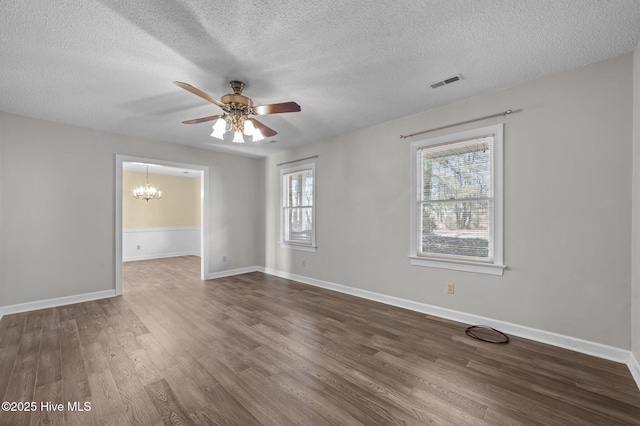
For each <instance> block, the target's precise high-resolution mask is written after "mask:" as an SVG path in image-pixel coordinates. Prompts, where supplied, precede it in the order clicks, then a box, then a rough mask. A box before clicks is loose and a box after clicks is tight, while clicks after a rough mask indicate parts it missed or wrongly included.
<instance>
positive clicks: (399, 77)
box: [0, 0, 640, 156]
mask: <svg viewBox="0 0 640 426" xmlns="http://www.w3.org/2000/svg"><path fill="white" fill-rule="evenodd" d="M639 39H640V1H636V0H526V1H525V0H521V1H515V0H483V1H470V0H432V1H427V0H404V1H397V2H384V3H382V2H379V3H375V2H371V1H365V0H355V1H354V0H325V1H321V2H320V1H319V2H303V1H299V0H298V1H295V0H274V1H268V2H267V1H264V0H260V1H258V0H254V1H242V0H239V1H235V2H219V1H211V0H209V1H205V0H135V1H130V0H98V1H96V0H66V1H51V0H2V2H0V75H1V77H2V78H0V110H2V111H6V112H9V113H14V114H19V115H25V116H29V117H37V118H42V119H45V120H50V121H55V122H60V123H68V124H74V125H78V126H82V127H88V128H93V129H99V130H107V131H112V132H116V133H120V134H125V135H130V136H135V137H140V138H145V139H151V140H159V141H166V142H172V143H179V144H184V145H191V146H197V147H201V148H209V149H216V150H222V151H228V152H236V153H241V154H243V155H256V156H262V155H268V154H271V153H275V152H278V151H281V150H284V149H289V148H291V147H294V146H299V145H302V144H307V143H311V142H315V141H318V140H323V139H326V138H329V137H332V136H335V135H338V134H343V133H346V132H350V131H354V130H357V129H360V128H364V127H368V126H371V125H374V124H378V123H381V122H384V121H389V120H392V119H395V118H399V117H403V116H407V115H411V114H414V113H417V112H420V111H425V110H428V109H430V108H434V107H438V106H441V105H444V104H447V103H451V102H455V101H458V100H461V99H465V98H468V97H471V96H476V95H479V94H482V93H486V92H491V91H495V90H498V89H501V88H505V87H509V86H513V85H515V84H518V83H521V82H523V81H527V80H531V79H534V78H538V77H541V76H544V75H549V74H553V73H557V72H560V71H564V70H569V69H572V68H576V67H579V66H582V65H586V64H589V63H592V62H597V61H601V60H605V59H609V58H612V57H615V56H618V55H621V54H623V53H627V52H630V51H632V50H633V49H634V48H635V47H636V45H637V44H638V40H639ZM458 73H459V74H462V76H463V78H464V79H463V80H462V81H460V82H458V83H455V84H452V85H447V86H445V87H442V88H440V89H437V90H433V89H431V88H430V87H429V84H430V83H433V82H435V81H437V80H440V79H442V78H446V77H449V76H451V75H454V74H458ZM175 80H179V81H184V82H187V83H190V84H192V85H193V86H195V87H197V88H199V89H201V90H203V91H205V92H207V93H209V94H210V95H212V96H213V97H216V98H218V99H219V98H220V97H221V96H222V95H223V94H225V93H229V92H230V87H229V85H228V82H229V81H230V80H242V81H244V82H245V83H246V84H247V87H246V89H245V91H244V94H245V95H247V96H249V97H251V98H253V100H254V101H255V102H256V104H268V103H276V102H284V101H296V102H297V103H298V104H300V105H301V106H302V111H301V112H298V113H290V114H280V115H269V116H263V117H261V118H260V119H261V121H262V122H263V123H264V124H266V125H267V126H269V127H271V128H273V129H275V130H276V131H278V133H279V134H278V135H276V136H275V137H273V138H270V139H266V140H265V141H262V142H259V143H246V144H244V145H239V144H233V143H231V142H230V141H227V142H222V141H218V140H215V139H213V138H211V137H210V136H209V134H210V133H211V124H212V123H202V124H195V125H184V124H181V121H183V120H187V119H192V118H198V117H203V116H208V115H214V114H218V113H220V109H219V108H218V107H216V106H214V105H213V104H208V103H207V102H205V101H204V100H202V99H201V98H199V97H197V96H194V95H193V94H190V93H188V92H186V91H185V90H182V89H180V88H178V87H176V86H174V85H173V84H172V82H173V81H175Z"/></svg>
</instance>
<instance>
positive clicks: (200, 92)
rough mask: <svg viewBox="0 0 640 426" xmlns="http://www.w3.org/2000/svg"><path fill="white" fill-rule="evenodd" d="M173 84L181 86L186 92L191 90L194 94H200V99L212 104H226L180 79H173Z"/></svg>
mask: <svg viewBox="0 0 640 426" xmlns="http://www.w3.org/2000/svg"><path fill="white" fill-rule="evenodd" d="M173 84H175V85H176V86H178V87H182V88H183V89H184V90H186V91H187V92H191V93H193V94H194V95H197V96H200V97H201V98H202V99H204V100H206V101H209V102H211V103H212V104H216V105H218V106H219V107H225V106H226V105H225V104H223V103H222V102H220V101H219V100H217V99H216V98H212V97H211V96H209V95H207V94H206V93H204V92H203V91H202V90H200V89H196V88H195V87H193V86H192V85H190V84H187V83H183V82H181V81H174V82H173Z"/></svg>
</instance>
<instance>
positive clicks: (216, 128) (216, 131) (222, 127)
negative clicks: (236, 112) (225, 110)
mask: <svg viewBox="0 0 640 426" xmlns="http://www.w3.org/2000/svg"><path fill="white" fill-rule="evenodd" d="M226 130H227V120H225V116H222V118H218V120H217V121H216V123H215V124H214V125H213V133H211V136H213V137H214V138H218V139H220V140H223V139H224V134H225V132H226Z"/></svg>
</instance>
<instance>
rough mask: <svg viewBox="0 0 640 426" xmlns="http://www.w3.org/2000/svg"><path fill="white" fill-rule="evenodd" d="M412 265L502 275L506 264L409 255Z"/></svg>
mask: <svg viewBox="0 0 640 426" xmlns="http://www.w3.org/2000/svg"><path fill="white" fill-rule="evenodd" d="M409 259H410V262H411V265H413V266H427V267H431V268H440V269H453V270H456V271H465V272H476V273H478V274H488V275H500V276H502V274H503V272H504V269H505V268H506V266H505V265H495V264H488V263H475V262H465V261H460V260H442V259H426V258H424V257H417V256H409Z"/></svg>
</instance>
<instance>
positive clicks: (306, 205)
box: [282, 167, 315, 246]
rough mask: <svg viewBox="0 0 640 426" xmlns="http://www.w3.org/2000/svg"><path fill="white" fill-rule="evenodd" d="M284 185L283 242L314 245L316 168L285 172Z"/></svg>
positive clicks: (283, 175) (283, 174)
mask: <svg viewBox="0 0 640 426" xmlns="http://www.w3.org/2000/svg"><path fill="white" fill-rule="evenodd" d="M282 185H283V188H282V194H283V196H282V203H283V206H282V222H283V223H282V228H283V242H284V243H288V244H302V245H309V246H312V245H314V244H315V232H314V168H313V167H311V168H304V169H300V170H292V171H283V173H282Z"/></svg>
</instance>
